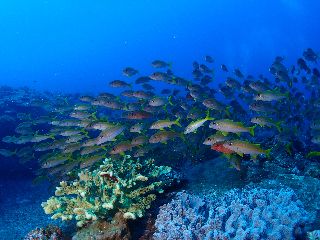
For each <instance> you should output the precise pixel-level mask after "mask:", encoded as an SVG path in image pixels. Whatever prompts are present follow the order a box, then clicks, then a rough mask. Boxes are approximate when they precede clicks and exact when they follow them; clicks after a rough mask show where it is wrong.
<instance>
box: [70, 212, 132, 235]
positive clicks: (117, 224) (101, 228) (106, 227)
mask: <svg viewBox="0 0 320 240" xmlns="http://www.w3.org/2000/svg"><path fill="white" fill-rule="evenodd" d="M122 215H123V214H122V213H117V214H116V215H115V217H114V218H113V220H112V221H111V222H108V221H105V220H99V221H95V222H93V223H92V224H90V225H88V226H87V227H84V228H82V229H80V230H79V231H78V232H77V233H76V235H74V236H73V238H72V240H129V239H131V234H130V231H129V227H128V224H127V220H126V219H124V218H123V217H122Z"/></svg>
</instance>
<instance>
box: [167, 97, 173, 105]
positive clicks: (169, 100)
mask: <svg viewBox="0 0 320 240" xmlns="http://www.w3.org/2000/svg"><path fill="white" fill-rule="evenodd" d="M168 102H169V104H170V105H171V106H173V103H172V96H169V97H168Z"/></svg>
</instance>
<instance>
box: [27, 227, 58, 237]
mask: <svg viewBox="0 0 320 240" xmlns="http://www.w3.org/2000/svg"><path fill="white" fill-rule="evenodd" d="M62 239H63V236H62V231H61V229H60V228H59V227H56V226H52V225H49V226H47V227H46V228H36V229H34V230H32V231H31V232H29V233H28V234H27V235H26V236H25V237H24V240H62Z"/></svg>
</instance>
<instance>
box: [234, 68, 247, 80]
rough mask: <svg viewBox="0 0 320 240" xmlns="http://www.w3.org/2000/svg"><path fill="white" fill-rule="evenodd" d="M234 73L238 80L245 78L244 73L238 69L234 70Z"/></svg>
mask: <svg viewBox="0 0 320 240" xmlns="http://www.w3.org/2000/svg"><path fill="white" fill-rule="evenodd" d="M233 73H234V74H235V75H236V76H237V77H238V78H244V75H243V74H242V72H241V71H240V70H239V69H238V68H236V69H234V71H233Z"/></svg>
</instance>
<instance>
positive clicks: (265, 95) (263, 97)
mask: <svg viewBox="0 0 320 240" xmlns="http://www.w3.org/2000/svg"><path fill="white" fill-rule="evenodd" d="M288 97H289V92H288V93H280V92H276V91H270V90H268V91H265V92H262V93H259V94H258V95H256V96H255V97H254V100H256V101H265V102H271V101H280V100H282V99H285V98H288Z"/></svg>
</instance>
